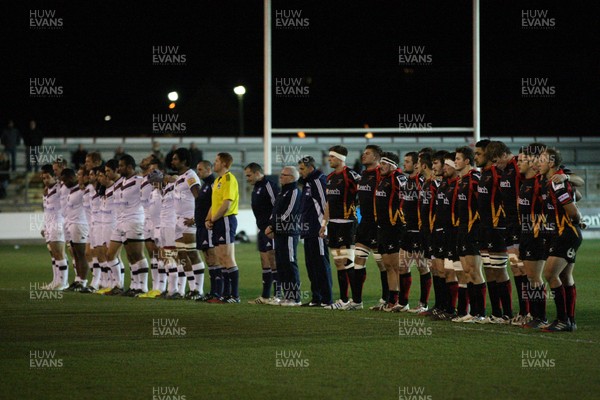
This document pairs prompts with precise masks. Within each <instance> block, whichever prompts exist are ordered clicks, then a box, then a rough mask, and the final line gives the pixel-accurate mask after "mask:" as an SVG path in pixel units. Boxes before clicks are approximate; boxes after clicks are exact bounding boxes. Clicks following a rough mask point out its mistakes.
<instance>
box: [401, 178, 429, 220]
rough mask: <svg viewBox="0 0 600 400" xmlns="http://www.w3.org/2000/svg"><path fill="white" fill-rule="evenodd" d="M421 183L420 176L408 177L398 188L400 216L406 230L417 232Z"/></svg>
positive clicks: (422, 179)
mask: <svg viewBox="0 0 600 400" xmlns="http://www.w3.org/2000/svg"><path fill="white" fill-rule="evenodd" d="M423 181H424V178H423V176H422V175H419V174H417V175H415V176H409V177H408V178H407V179H406V182H405V184H404V185H402V186H401V187H400V197H401V200H402V214H404V220H405V221H406V229H407V230H411V231H414V230H419V222H420V213H421V210H420V206H421V204H420V199H419V197H420V196H419V192H420V191H421V188H422V186H423Z"/></svg>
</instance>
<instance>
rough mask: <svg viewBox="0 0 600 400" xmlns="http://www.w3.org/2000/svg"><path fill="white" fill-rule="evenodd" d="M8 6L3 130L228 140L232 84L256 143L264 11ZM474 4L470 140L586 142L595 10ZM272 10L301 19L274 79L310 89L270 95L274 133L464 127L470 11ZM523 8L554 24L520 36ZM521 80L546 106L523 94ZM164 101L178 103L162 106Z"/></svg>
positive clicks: (328, 4)
mask: <svg viewBox="0 0 600 400" xmlns="http://www.w3.org/2000/svg"><path fill="white" fill-rule="evenodd" d="M14 3H17V4H12V5H6V4H4V5H3V6H2V13H1V15H2V16H1V18H2V23H1V27H0V29H1V30H2V53H3V58H2V66H3V67H2V73H1V76H0V80H1V81H0V87H1V88H2V95H1V96H0V97H1V98H0V119H1V120H2V123H3V124H5V123H6V121H7V120H8V119H14V120H15V121H16V122H17V125H18V127H19V128H21V129H22V130H23V129H24V128H25V125H26V121H27V120H28V119H29V118H35V119H36V120H38V121H39V125H40V127H41V128H42V129H43V130H44V131H45V132H46V134H47V135H52V136H65V135H69V136H89V135H119V136H125V135H127V136H147V135H150V134H151V133H152V118H153V115H155V114H157V113H169V112H171V113H172V112H176V113H177V114H178V115H179V118H180V119H181V120H182V121H185V122H186V123H187V132H186V134H187V135H193V136H197V135H209V136H210V135H235V134H237V131H238V128H237V127H238V100H237V98H236V96H235V94H234V93H233V91H232V89H233V87H234V86H236V85H240V84H242V85H244V86H246V88H247V93H246V95H245V100H244V105H245V124H246V133H247V135H262V112H263V108H262V105H263V103H262V102H263V84H262V82H263V43H262V40H263V17H262V13H263V10H262V7H263V3H262V1H257V0H236V1H233V0H224V1H220V2H214V1H162V2H159V3H158V4H154V3H152V2H147V1H146V2H132V1H126V2H125V1H98V2H83V1H70V2H66V1H63V2H58V1H57V2H51V1H43V2H28V1H23V2H14ZM481 3H482V5H481V95H482V107H481V110H482V134H483V135H491V136H493V135H503V136H505V135H525V136H532V135H548V136H550V135H595V134H597V132H598V131H597V127H598V126H599V123H600V117H599V112H598V111H599V110H600V56H599V51H598V50H599V49H600V17H599V16H600V13H599V11H600V6H598V5H597V2H595V1H585V2H584V1H580V2H573V1H506V0H490V1H487V0H482V1H481ZM573 3H576V4H573ZM272 8H273V22H274V24H275V22H276V20H277V17H276V10H279V11H282V10H286V12H287V11H289V10H292V11H293V12H295V13H296V17H299V19H302V20H304V19H305V18H308V20H306V22H305V23H304V24H305V26H303V27H299V28H298V29H284V28H278V27H276V26H274V28H273V74H272V75H273V78H274V79H275V78H286V79H289V78H291V79H294V80H295V81H296V82H300V84H299V86H302V87H305V88H306V89H304V90H306V91H307V93H308V94H307V95H302V96H292V97H283V96H281V97H279V96H277V95H276V94H275V92H274V95H273V127H277V128H285V127H303V128H310V127H363V125H364V124H368V125H369V126H370V127H397V126H398V116H399V114H410V115H415V114H416V115H421V116H423V118H424V122H426V123H430V124H431V126H433V127H443V126H471V124H472V88H471V73H472V43H471V30H472V19H471V18H472V17H471V10H472V6H471V2H470V1H462V0H453V1H448V0H439V1H429V0H411V1H407V0H396V1H393V0H387V1H375V0H371V1H365V0H357V1H348V0H345V1H338V0H319V1H308V0H303V1H292V0H288V1H283V0H274V1H273V5H272ZM30 10H56V14H55V16H54V17H55V18H62V27H60V29H39V28H32V27H31V26H30V23H31V20H30ZM522 10H539V11H542V12H543V13H544V15H542V14H538V19H537V21H541V20H542V19H546V20H549V19H552V21H554V22H552V25H553V26H551V27H550V28H545V29H531V28H526V27H523V23H522V18H523V16H522ZM298 13H299V15H298ZM288 15H289V14H288ZM538 23H540V22H538ZM156 46H178V55H179V56H181V55H183V56H184V58H185V62H184V63H183V65H155V64H153V47H156ZM400 46H409V47H412V46H416V47H420V48H422V49H423V54H424V55H428V56H429V60H430V62H429V63H425V64H419V65H400V63H399V47H400ZM163 48H164V47H163ZM30 78H54V79H55V80H56V81H55V85H56V86H62V90H63V93H62V96H60V97H42V98H37V97H32V96H31V94H30V91H31V87H30ZM522 78H538V79H540V80H538V81H537V82H538V88H537V89H539V88H540V86H543V87H545V88H546V89H548V88H551V91H552V92H553V95H552V96H551V97H533V98H530V97H523V95H522V90H523V87H522ZM540 82H544V83H540ZM273 86H274V89H273V90H274V91H275V90H276V89H275V86H276V84H275V82H274V83H273ZM172 90H176V91H178V92H179V94H180V100H179V101H178V103H177V107H176V109H175V110H174V111H169V110H168V108H167V105H168V101H167V99H166V94H167V93H168V92H169V91H172ZM107 114H110V115H111V116H112V120H111V121H110V122H108V123H107V122H105V121H104V120H103V117H104V116H105V115H107Z"/></svg>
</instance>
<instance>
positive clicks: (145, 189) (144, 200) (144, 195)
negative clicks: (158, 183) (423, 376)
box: [140, 175, 154, 218]
mask: <svg viewBox="0 0 600 400" xmlns="http://www.w3.org/2000/svg"><path fill="white" fill-rule="evenodd" d="M153 190H154V186H153V185H152V183H150V182H148V175H146V176H144V177H143V178H142V186H141V193H140V203H141V204H142V207H144V213H147V212H148V207H149V206H150V196H151V195H152V191H153ZM146 218H147V216H146Z"/></svg>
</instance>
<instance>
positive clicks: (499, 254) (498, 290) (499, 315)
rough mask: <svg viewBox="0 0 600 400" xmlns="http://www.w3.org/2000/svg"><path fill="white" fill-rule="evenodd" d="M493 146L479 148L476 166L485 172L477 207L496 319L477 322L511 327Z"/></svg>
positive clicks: (503, 228) (479, 145)
mask: <svg viewBox="0 0 600 400" xmlns="http://www.w3.org/2000/svg"><path fill="white" fill-rule="evenodd" d="M489 143H490V141H489V140H487V139H484V140H480V141H479V142H477V143H476V144H475V162H476V164H477V166H478V167H479V168H481V177H480V179H479V184H478V186H477V193H478V196H477V207H478V212H479V218H480V220H481V223H480V235H479V240H480V241H481V250H480V251H481V258H482V260H483V268H484V272H485V278H486V281H487V287H488V293H489V296H490V303H491V304H492V315H491V316H488V317H486V318H484V319H483V320H480V321H477V322H478V323H495V324H508V323H510V320H511V318H512V297H511V294H512V288H511V285H510V278H509V276H508V273H507V271H506V269H507V263H508V253H507V248H506V242H505V236H506V235H505V231H506V225H505V213H504V210H503V208H502V198H501V195H500V193H499V191H500V173H499V172H498V170H497V169H496V167H495V166H494V165H493V163H492V160H491V159H490V158H489V155H488V152H487V151H486V148H487V146H488V145H489Z"/></svg>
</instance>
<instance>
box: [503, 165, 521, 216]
mask: <svg viewBox="0 0 600 400" xmlns="http://www.w3.org/2000/svg"><path fill="white" fill-rule="evenodd" d="M498 172H499V173H500V182H499V186H500V195H501V196H502V208H503V210H504V212H505V213H506V219H507V221H508V222H511V223H518V218H519V217H518V208H519V196H518V193H519V188H520V187H521V180H522V177H521V172H520V171H519V166H518V165H517V157H516V156H515V157H513V158H512V159H511V160H510V161H509V162H508V164H506V167H504V169H503V170H501V171H500V170H498Z"/></svg>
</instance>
